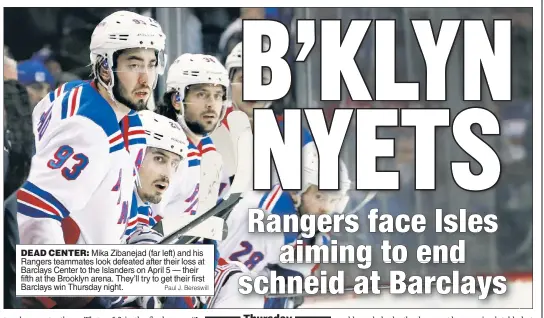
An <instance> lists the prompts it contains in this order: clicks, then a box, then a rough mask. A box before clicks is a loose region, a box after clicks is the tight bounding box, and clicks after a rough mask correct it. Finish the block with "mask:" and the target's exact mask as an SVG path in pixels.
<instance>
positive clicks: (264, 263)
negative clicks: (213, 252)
mask: <svg viewBox="0 0 544 318" xmlns="http://www.w3.org/2000/svg"><path fill="white" fill-rule="evenodd" d="M250 208H259V209H262V210H263V211H264V212H265V215H266V213H268V214H278V215H291V214H296V213H297V209H296V207H295V204H294V203H293V200H292V199H291V196H290V195H289V193H288V192H284V191H283V190H282V189H281V186H280V185H279V184H278V185H275V186H274V187H273V188H272V190H271V191H266V192H265V191H252V192H248V193H246V194H245V195H244V197H243V198H242V200H241V201H240V202H239V203H238V204H237V205H236V207H235V208H234V209H233V210H232V212H231V213H230V215H229V217H228V219H227V226H228V230H229V233H228V236H227V239H226V240H224V241H222V242H219V253H220V255H221V256H222V257H224V258H225V259H228V260H230V261H238V262H241V263H243V264H244V265H245V266H246V267H247V268H248V269H250V270H253V271H255V272H263V271H264V270H265V269H266V268H268V267H274V268H276V269H277V270H281V271H283V273H284V274H287V275H303V276H308V275H310V274H312V273H313V272H314V271H315V270H317V268H318V266H317V265H314V264H282V263H280V262H279V259H280V249H281V247H282V246H283V245H290V244H296V241H297V239H302V238H301V236H299V233H295V232H284V233H250V232H249V217H248V209H250ZM304 240H305V244H306V243H307V241H310V240H307V239H304ZM311 241H312V242H311V244H317V245H327V244H329V242H330V240H329V237H328V236H327V235H326V234H321V233H319V234H317V235H316V238H314V240H311ZM272 265H274V266H272ZM278 266H279V267H280V268H278Z"/></svg>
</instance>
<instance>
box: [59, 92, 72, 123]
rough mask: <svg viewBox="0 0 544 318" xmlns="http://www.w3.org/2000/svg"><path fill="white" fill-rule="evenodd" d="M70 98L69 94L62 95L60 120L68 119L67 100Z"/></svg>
mask: <svg viewBox="0 0 544 318" xmlns="http://www.w3.org/2000/svg"><path fill="white" fill-rule="evenodd" d="M69 97H70V94H66V95H64V97H63V98H62V111H61V113H60V118H61V119H66V117H68V99H69Z"/></svg>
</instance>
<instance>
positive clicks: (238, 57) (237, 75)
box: [223, 42, 272, 128]
mask: <svg viewBox="0 0 544 318" xmlns="http://www.w3.org/2000/svg"><path fill="white" fill-rule="evenodd" d="M225 67H226V68H227V72H228V74H229V79H230V85H231V87H232V105H231V106H230V107H229V108H228V109H227V113H226V115H228V114H229V113H230V112H232V111H233V110H234V109H239V110H241V111H243V112H244V113H246V115H247V116H248V118H249V121H250V123H251V125H252V126H253V110H254V109H257V108H269V107H270V106H271V105H272V103H271V102H268V101H244V100H243V99H242V83H243V72H242V42H240V43H238V44H237V45H236V46H235V47H234V48H233V49H232V51H231V52H230V54H229V55H228V56H227V60H226V61H225ZM271 79H272V74H271V73H270V70H269V69H267V68H266V69H264V70H263V79H262V80H263V84H268V83H269V82H270V80H271ZM223 125H225V126H226V127H227V128H228V123H227V122H226V121H223Z"/></svg>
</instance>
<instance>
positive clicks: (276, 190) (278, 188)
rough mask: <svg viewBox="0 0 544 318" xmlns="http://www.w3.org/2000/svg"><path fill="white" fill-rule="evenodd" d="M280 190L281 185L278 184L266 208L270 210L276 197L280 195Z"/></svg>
mask: <svg viewBox="0 0 544 318" xmlns="http://www.w3.org/2000/svg"><path fill="white" fill-rule="evenodd" d="M278 192H280V187H279V186H276V189H275V190H274V193H272V197H271V198H270V201H268V203H267V204H266V206H265V207H264V209H265V210H267V211H268V208H270V205H271V204H272V202H274V199H275V198H276V196H277V195H278Z"/></svg>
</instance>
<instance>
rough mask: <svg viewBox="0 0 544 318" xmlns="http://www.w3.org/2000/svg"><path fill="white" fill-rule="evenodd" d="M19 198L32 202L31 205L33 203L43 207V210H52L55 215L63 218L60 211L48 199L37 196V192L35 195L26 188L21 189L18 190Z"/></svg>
mask: <svg viewBox="0 0 544 318" xmlns="http://www.w3.org/2000/svg"><path fill="white" fill-rule="evenodd" d="M17 200H21V201H23V202H25V203H28V204H31V205H33V206H35V207H38V208H40V209H42V210H45V211H48V212H51V213H53V214H54V215H57V216H59V217H60V218H62V215H60V213H59V212H58V211H57V210H55V208H54V207H53V205H51V204H50V203H48V202H47V201H45V200H43V199H42V198H40V197H38V196H36V195H35V194H34V195H33V194H30V193H28V192H26V191H25V190H20V191H18V192H17Z"/></svg>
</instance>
